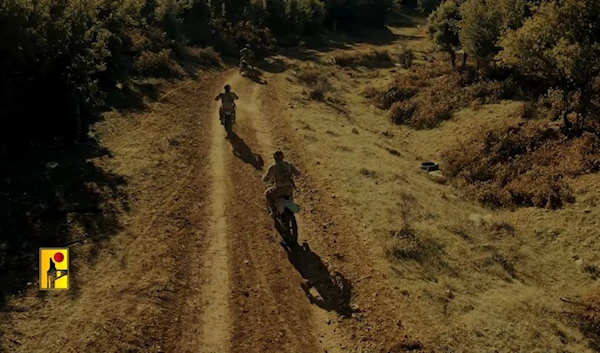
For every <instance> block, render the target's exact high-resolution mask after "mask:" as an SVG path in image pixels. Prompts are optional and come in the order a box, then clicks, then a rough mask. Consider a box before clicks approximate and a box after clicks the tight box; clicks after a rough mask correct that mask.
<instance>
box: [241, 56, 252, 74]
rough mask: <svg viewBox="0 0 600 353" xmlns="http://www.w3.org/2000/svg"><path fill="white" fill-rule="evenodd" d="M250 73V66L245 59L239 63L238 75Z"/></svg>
mask: <svg viewBox="0 0 600 353" xmlns="http://www.w3.org/2000/svg"><path fill="white" fill-rule="evenodd" d="M249 72H250V64H249V63H248V61H246V60H245V59H242V60H241V61H240V74H241V75H243V74H245V73H249Z"/></svg>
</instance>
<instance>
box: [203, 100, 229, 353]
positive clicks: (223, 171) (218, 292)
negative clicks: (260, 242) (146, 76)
mask: <svg viewBox="0 0 600 353" xmlns="http://www.w3.org/2000/svg"><path fill="white" fill-rule="evenodd" d="M211 112H212V114H211V116H210V117H209V118H210V121H212V123H211V127H212V129H211V141H212V145H211V153H210V168H211V171H212V192H211V195H210V208H211V210H210V211H211V218H210V225H209V228H208V231H209V239H210V245H209V248H208V251H207V252H206V253H205V254H204V259H203V260H204V264H205V265H204V270H205V271H206V277H205V283H204V285H203V287H202V294H201V297H202V300H203V303H204V308H203V310H204V313H203V315H202V318H201V332H200V347H201V351H202V352H206V353H221V352H223V353H225V352H229V351H230V349H231V348H230V345H229V343H230V336H231V315H230V309H229V293H230V290H229V288H230V284H229V258H228V244H227V238H228V237H227V221H226V208H225V206H226V205H225V202H226V200H227V199H228V196H229V195H228V192H227V191H228V190H230V188H231V187H230V184H231V182H230V180H229V178H228V177H227V162H226V160H225V156H224V152H225V141H224V139H223V137H222V136H223V135H222V134H223V131H222V126H221V124H220V123H219V120H218V119H216V118H215V117H218V116H219V106H218V105H215V109H214V110H212V111H211Z"/></svg>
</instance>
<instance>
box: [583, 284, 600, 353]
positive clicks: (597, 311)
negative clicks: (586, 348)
mask: <svg viewBox="0 0 600 353" xmlns="http://www.w3.org/2000/svg"><path fill="white" fill-rule="evenodd" d="M582 304H583V305H582V309H581V311H580V312H579V315H578V316H579V318H580V326H581V329H582V331H583V333H585V335H586V336H587V337H588V338H589V339H590V345H591V347H592V348H594V349H595V350H597V351H598V350H600V288H596V289H594V290H592V291H591V292H589V293H588V295H587V296H586V297H585V298H584V301H583V303H582Z"/></svg>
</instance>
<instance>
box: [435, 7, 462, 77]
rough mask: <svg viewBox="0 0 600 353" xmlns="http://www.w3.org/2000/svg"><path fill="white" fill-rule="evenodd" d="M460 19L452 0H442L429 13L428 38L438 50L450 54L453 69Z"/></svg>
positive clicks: (458, 46) (458, 39)
mask: <svg viewBox="0 0 600 353" xmlns="http://www.w3.org/2000/svg"><path fill="white" fill-rule="evenodd" d="M460 20H461V16H460V9H459V7H458V5H456V3H455V2H454V1H452V0H450V1H446V2H444V3H443V4H442V5H440V6H439V7H438V8H437V9H436V10H435V11H434V12H432V13H431V15H429V28H428V35H429V38H430V39H432V40H433V42H434V43H435V44H436V46H437V47H438V48H439V49H440V50H442V51H445V52H447V53H448V54H450V59H451V61H452V68H453V69H454V68H456V51H457V50H458V49H459V48H460V38H459V36H458V32H459V27H458V25H459V23H460Z"/></svg>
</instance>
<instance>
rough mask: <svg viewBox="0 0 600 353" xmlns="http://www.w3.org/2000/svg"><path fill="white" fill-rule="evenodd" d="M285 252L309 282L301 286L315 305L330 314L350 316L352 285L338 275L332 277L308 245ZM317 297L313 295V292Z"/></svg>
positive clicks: (287, 249)
mask: <svg viewBox="0 0 600 353" xmlns="http://www.w3.org/2000/svg"><path fill="white" fill-rule="evenodd" d="M282 246H283V248H284V249H285V250H286V252H287V254H288V259H289V261H290V263H292V265H294V267H295V268H296V270H298V272H299V273H300V275H301V276H302V277H303V278H304V279H305V280H306V281H305V282H304V283H302V284H301V287H302V289H303V290H304V292H305V294H306V296H307V297H308V299H309V300H310V302H311V303H312V304H315V305H317V306H319V307H320V308H322V309H324V310H327V311H335V312H336V313H338V314H339V315H344V316H350V315H351V314H352V308H351V306H350V300H351V298H352V284H351V283H350V281H349V280H348V279H346V277H344V275H343V274H341V273H340V272H338V271H334V272H333V273H331V272H330V271H329V269H328V268H327V266H325V264H324V263H323V260H321V257H319V255H317V254H316V253H314V252H313V251H312V250H311V249H310V246H309V245H308V243H306V242H304V243H302V245H301V246H300V245H298V246H293V247H291V248H290V247H287V246H285V245H283V244H282ZM313 289H314V291H316V293H313V292H314V291H313Z"/></svg>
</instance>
